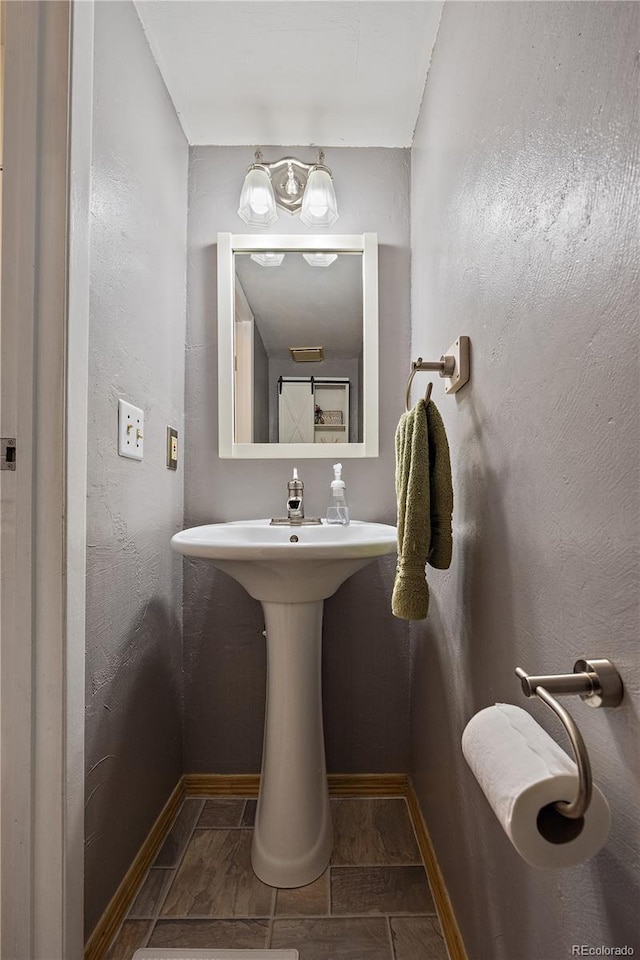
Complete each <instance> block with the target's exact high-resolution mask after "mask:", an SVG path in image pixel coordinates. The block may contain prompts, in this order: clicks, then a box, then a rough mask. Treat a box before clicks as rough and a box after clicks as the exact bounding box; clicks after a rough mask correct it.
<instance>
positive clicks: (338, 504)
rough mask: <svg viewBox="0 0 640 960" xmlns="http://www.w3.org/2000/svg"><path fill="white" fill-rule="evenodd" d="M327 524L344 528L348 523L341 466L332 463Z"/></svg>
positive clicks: (347, 509)
mask: <svg viewBox="0 0 640 960" xmlns="http://www.w3.org/2000/svg"><path fill="white" fill-rule="evenodd" d="M327 523H339V524H341V526H343V527H346V526H347V524H348V523H349V507H348V505H347V496H346V490H345V484H344V480H343V479H342V464H341V463H334V465H333V480H332V481H331V496H330V497H329V506H328V507H327Z"/></svg>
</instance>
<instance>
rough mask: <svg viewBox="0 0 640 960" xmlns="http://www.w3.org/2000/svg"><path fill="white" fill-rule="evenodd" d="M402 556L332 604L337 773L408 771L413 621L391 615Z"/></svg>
mask: <svg viewBox="0 0 640 960" xmlns="http://www.w3.org/2000/svg"><path fill="white" fill-rule="evenodd" d="M395 564H396V559H395V555H394V556H392V557H387V558H384V559H381V560H378V561H376V562H375V563H371V564H369V565H368V566H367V567H365V569H364V570H362V571H360V572H359V573H357V574H355V575H354V576H353V577H351V578H350V579H349V580H347V581H346V582H345V583H344V584H343V586H342V587H340V589H339V590H338V591H337V593H336V594H335V595H334V596H333V597H329V599H328V600H326V601H325V609H324V625H323V705H324V730H325V744H326V751H327V769H328V770H329V772H331V773H382V772H398V773H404V772H406V771H407V770H408V769H409V624H408V623H407V622H406V621H404V620H398V619H397V618H396V617H394V616H393V614H392V613H391V593H392V589H393V577H394V572H395Z"/></svg>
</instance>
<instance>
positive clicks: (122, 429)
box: [118, 400, 144, 460]
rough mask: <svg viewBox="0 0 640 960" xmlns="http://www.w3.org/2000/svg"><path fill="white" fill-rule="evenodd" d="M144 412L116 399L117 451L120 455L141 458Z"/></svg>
mask: <svg viewBox="0 0 640 960" xmlns="http://www.w3.org/2000/svg"><path fill="white" fill-rule="evenodd" d="M143 443H144V413H143V412H142V410H141V409H140V407H134V405H133V404H132V403H127V401H126V400H118V453H119V454H120V456H121V457H130V458H131V459H132V460H142V454H143V453H144V446H143Z"/></svg>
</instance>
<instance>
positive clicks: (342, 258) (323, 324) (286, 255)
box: [218, 233, 378, 459]
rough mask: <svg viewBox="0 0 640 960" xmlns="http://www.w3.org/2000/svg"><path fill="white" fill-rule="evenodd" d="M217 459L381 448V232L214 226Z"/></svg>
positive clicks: (353, 453)
mask: <svg viewBox="0 0 640 960" xmlns="http://www.w3.org/2000/svg"><path fill="white" fill-rule="evenodd" d="M218 408H219V410H218V427H219V453H220V456H221V457H240V458H281V459H285V458H290V457H295V458H296V459H300V458H302V457H306V458H309V457H327V458H328V457H332V456H335V455H336V447H339V448H340V449H339V455H340V458H341V459H342V458H344V457H377V456H378V246H377V238H376V236H375V234H372V233H365V234H346V235H345V234H334V235H328V234H324V235H312V236H311V235H309V236H305V235H300V234H296V235H285V234H231V233H220V234H218Z"/></svg>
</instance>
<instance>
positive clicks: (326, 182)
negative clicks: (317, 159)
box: [300, 167, 338, 227]
mask: <svg viewBox="0 0 640 960" xmlns="http://www.w3.org/2000/svg"><path fill="white" fill-rule="evenodd" d="M300 219H301V220H302V222H303V223H304V224H305V225H306V226H307V227H330V226H331V225H332V224H334V223H335V222H336V220H337V219H338V203H337V201H336V192H335V190H334V189H333V180H332V179H331V177H330V175H329V174H328V173H327V171H326V170H323V169H322V168H318V167H316V168H315V169H313V170H312V171H311V173H310V174H309V179H308V180H307V185H306V187H305V191H304V196H303V198H302V210H301V211H300Z"/></svg>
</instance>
